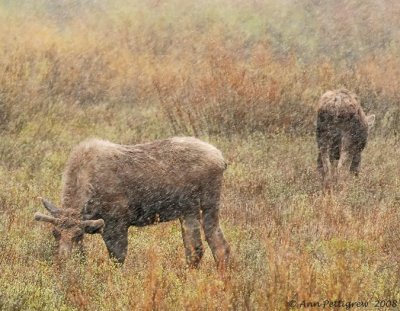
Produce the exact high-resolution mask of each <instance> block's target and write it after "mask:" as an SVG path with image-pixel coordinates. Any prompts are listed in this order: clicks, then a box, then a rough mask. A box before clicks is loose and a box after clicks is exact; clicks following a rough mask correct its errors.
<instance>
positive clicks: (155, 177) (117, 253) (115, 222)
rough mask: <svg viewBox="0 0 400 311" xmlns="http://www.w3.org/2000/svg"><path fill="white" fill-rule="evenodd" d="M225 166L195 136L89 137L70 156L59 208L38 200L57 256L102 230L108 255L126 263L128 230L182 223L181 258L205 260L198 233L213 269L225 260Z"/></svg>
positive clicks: (192, 261) (193, 263)
mask: <svg viewBox="0 0 400 311" xmlns="http://www.w3.org/2000/svg"><path fill="white" fill-rule="evenodd" d="M225 168H226V163H225V161H224V159H223V157H222V154H221V152H220V151H219V150H218V149H216V148H215V147H213V146H211V145H209V144H207V143H205V142H203V141H201V140H198V139H196V138H192V137H174V138H171V139H166V140H159V141H154V142H150V143H146V144H139V145H130V146H129V145H118V144H113V143H111V142H108V141H102V140H89V141H85V142H83V143H81V144H79V145H78V146H77V147H76V148H75V149H74V150H73V152H72V154H71V156H70V158H69V161H68V164H67V166H66V169H65V171H64V175H63V191H62V203H61V204H62V208H57V207H56V206H54V205H53V204H52V203H50V202H48V201H47V200H44V199H42V200H43V204H44V206H45V208H46V209H47V210H48V211H49V212H50V214H51V216H48V215H44V214H40V213H36V214H35V219H36V220H40V221H46V222H49V223H52V224H53V225H54V230H53V233H54V236H55V238H56V240H57V241H58V253H59V255H60V256H68V255H69V254H70V253H71V251H72V249H73V247H74V246H77V245H80V246H82V240H83V236H84V234H85V233H91V234H93V233H101V234H102V236H103V239H104V242H105V244H106V247H107V249H108V252H109V254H110V256H111V257H112V258H114V259H115V260H117V261H118V262H120V263H123V262H124V260H125V257H126V253H127V245H128V228H129V227H130V226H139V227H141V226H147V225H151V224H155V223H158V222H165V221H170V220H175V219H179V220H180V222H181V227H182V235H183V242H184V246H185V254H186V260H187V263H188V265H189V266H191V267H197V266H198V265H199V263H200V260H201V258H202V256H203V253H204V249H203V245H202V241H201V232H200V228H201V226H202V227H203V230H204V233H205V238H206V240H207V242H208V244H209V246H210V248H211V251H212V253H213V256H214V259H215V261H216V263H217V266H218V267H219V268H221V269H223V268H224V267H225V266H226V265H227V263H228V259H229V245H228V243H227V242H226V240H225V238H224V235H223V233H222V230H221V228H220V225H219V199H220V193H221V186H222V179H223V172H224V170H225Z"/></svg>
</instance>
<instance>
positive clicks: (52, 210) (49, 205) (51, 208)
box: [38, 197, 61, 217]
mask: <svg viewBox="0 0 400 311" xmlns="http://www.w3.org/2000/svg"><path fill="white" fill-rule="evenodd" d="M38 199H39V200H41V201H42V203H43V205H44V207H45V208H46V209H47V210H48V211H49V212H50V213H51V214H52V215H53V216H55V217H57V216H58V215H59V214H60V212H61V211H60V209H58V208H57V207H56V206H55V205H54V204H53V203H51V202H50V201H48V200H46V199H44V198H42V197H39V198H38Z"/></svg>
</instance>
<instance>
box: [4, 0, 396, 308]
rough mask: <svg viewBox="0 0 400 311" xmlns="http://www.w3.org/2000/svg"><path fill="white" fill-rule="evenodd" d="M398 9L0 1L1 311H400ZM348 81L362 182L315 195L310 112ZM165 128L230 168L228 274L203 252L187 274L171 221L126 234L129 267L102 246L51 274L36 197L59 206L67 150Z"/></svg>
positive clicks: (93, 244) (171, 0)
mask: <svg viewBox="0 0 400 311" xmlns="http://www.w3.org/2000/svg"><path fill="white" fill-rule="evenodd" d="M128 2H129V4H127V3H128ZM54 3H57V5H55V4H54ZM399 13H400V4H397V2H394V1H389V0H385V1H380V2H377V1H372V0H371V1H361V0H346V1H344V0H340V1H333V0H332V1H316V0H306V1H300V2H299V1H297V2H295V1H289V0H286V1H278V0H269V1H265V2H262V1H252V2H250V1H240V0H238V1H228V0H218V1H207V0H205V1H183V0H165V1H163V0H160V1H157V0H154V1H153V0H152V1H144V2H143V1H121V0H118V1H111V0H98V1H89V0H85V1H72V0H71V1H67V0H65V1H58V2H54V1H50V0H35V1H29V2H28V1H6V0H0V47H1V48H0V309H1V310H132V309H138V310H150V309H158V310H214V309H218V310H228V309H234V310H243V309H249V310H253V309H255V310H285V309H287V304H286V303H287V301H289V300H291V299H296V300H297V301H299V302H300V301H302V300H305V301H310V302H312V301H322V300H325V299H329V300H338V299H341V300H344V301H358V300H368V301H370V303H371V304H372V302H373V301H374V300H375V299H385V300H387V299H397V300H398V301H399V300H400V242H399V241H400V238H399V237H400V226H399V224H400V210H399V208H400V179H399V176H400V165H399V160H398V159H399V158H400V148H399V140H398V134H399V131H400V108H399V107H400V106H399V95H398V94H399V90H400V86H399V81H400V71H399V68H400V61H399V58H398V55H399V52H400V50H399V43H400V27H399V26H398V25H397V24H398V14H399ZM341 86H344V87H347V88H349V89H351V90H353V91H355V92H356V93H357V94H358V95H359V96H360V98H361V101H362V104H363V106H364V107H365V111H366V112H372V113H375V114H376V115H377V125H376V128H375V129H374V132H373V133H372V135H371V139H370V141H369V143H368V146H367V148H366V150H365V152H364V153H363V157H364V158H363V162H362V171H361V175H360V177H359V178H358V179H354V180H353V179H350V180H348V181H347V183H345V184H343V185H340V186H338V188H337V189H336V191H335V193H334V195H332V196H326V197H324V196H323V195H322V194H321V191H320V180H319V176H318V175H317V172H316V152H317V150H316V143H315V138H314V119H315V110H316V105H317V101H318V98H319V96H320V95H321V94H322V93H323V92H324V91H325V90H327V89H331V88H338V87H341ZM173 135H196V136H198V137H200V138H202V139H204V140H206V141H209V142H210V143H212V144H214V145H215V146H217V147H218V148H219V149H221V150H222V151H223V154H224V156H225V158H226V159H227V161H228V163H229V166H228V169H227V171H226V174H225V186H224V191H223V197H222V206H221V213H222V215H221V218H222V226H223V228H224V231H225V234H226V237H227V240H228V241H229V242H230V244H231V247H232V254H233V262H232V265H231V267H230V269H229V271H228V272H227V274H226V275H225V277H224V278H222V277H220V276H218V275H217V273H216V269H215V267H214V261H213V259H212V256H211V252H210V250H209V249H208V248H207V250H206V255H205V258H204V261H203V262H202V265H201V267H200V269H199V270H194V271H191V270H188V269H187V268H186V266H185V259H184V249H183V244H182V241H181V235H180V227H179V222H173V223H165V224H160V225H157V226H152V227H145V228H131V229H130V241H129V250H128V252H129V253H128V257H127V261H126V264H125V265H124V266H123V267H122V268H118V267H115V266H114V265H113V264H112V263H111V262H110V261H109V259H108V254H107V252H106V249H105V246H104V244H103V241H102V240H101V238H100V237H99V236H88V237H87V238H86V239H85V242H86V246H87V256H86V260H83V261H82V260H81V259H80V258H71V260H69V261H68V262H66V263H59V262H58V261H57V259H56V258H55V257H54V256H53V247H54V245H53V237H52V234H51V230H50V229H51V225H48V224H44V223H37V222H35V221H34V220H33V214H34V212H36V211H38V210H42V207H41V206H40V203H39V201H38V200H37V199H36V197H37V196H45V197H47V198H49V199H51V200H52V201H54V202H55V203H59V200H60V197H59V194H60V189H61V174H62V171H63V168H64V165H65V161H66V159H67V157H68V154H69V152H70V150H71V148H72V147H73V146H74V145H76V144H77V143H78V142H80V141H81V140H83V139H86V138H88V137H99V138H103V139H108V140H111V141H113V142H117V143H124V144H135V143H139V142H144V141H150V140H153V139H159V138H165V137H169V136H173ZM160 241H161V242H160ZM371 308H372V307H371Z"/></svg>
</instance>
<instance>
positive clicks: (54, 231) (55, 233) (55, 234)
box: [53, 229, 61, 240]
mask: <svg viewBox="0 0 400 311" xmlns="http://www.w3.org/2000/svg"><path fill="white" fill-rule="evenodd" d="M53 236H54V238H55V239H56V240H59V239H60V238H61V233H60V231H58V230H57V229H54V230H53Z"/></svg>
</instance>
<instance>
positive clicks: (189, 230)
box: [180, 215, 204, 268]
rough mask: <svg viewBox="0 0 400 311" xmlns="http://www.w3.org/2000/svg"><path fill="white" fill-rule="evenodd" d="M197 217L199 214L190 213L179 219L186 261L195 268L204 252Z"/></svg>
mask: <svg viewBox="0 0 400 311" xmlns="http://www.w3.org/2000/svg"><path fill="white" fill-rule="evenodd" d="M199 218H200V217H199V216H194V215H190V216H185V217H183V218H181V219H180V221H181V227H182V237H183V244H184V246H185V255H186V262H187V264H188V265H189V267H190V268H197V267H198V266H199V264H200V261H201V258H202V257H203V254H204V247H203V243H202V241H201V231H200V228H201V225H200V219H199Z"/></svg>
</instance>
